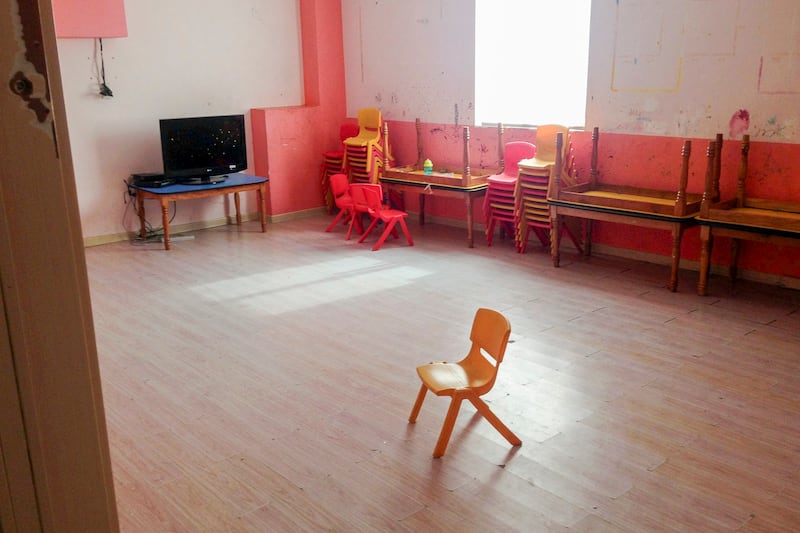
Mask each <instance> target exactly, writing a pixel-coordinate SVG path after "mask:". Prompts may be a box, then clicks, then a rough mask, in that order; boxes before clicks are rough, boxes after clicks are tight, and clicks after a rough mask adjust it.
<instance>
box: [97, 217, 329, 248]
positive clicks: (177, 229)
mask: <svg viewBox="0 0 800 533" xmlns="http://www.w3.org/2000/svg"><path fill="white" fill-rule="evenodd" d="M324 213H326V209H325V208H324V207H314V208H312V209H305V210H303V211H293V212H291V213H284V214H281V215H275V216H269V215H268V216H267V223H268V224H274V223H279V222H288V221H291V220H299V219H301V218H310V217H314V216H318V215H321V214H324ZM253 220H256V221H258V220H261V215H260V214H259V213H249V214H246V215H242V222H250V221H253ZM228 224H236V216H225V217H222V218H216V219H211V220H202V221H199V222H189V223H187V224H177V225H175V224H170V226H169V232H170V233H171V234H173V235H177V234H178V233H186V232H187V231H197V230H201V229H209V228H216V227H219V226H227V225H228ZM138 237H139V232H138V231H136V232H129V233H112V234H109V235H97V236H95V237H86V238H84V239H83V246H84V247H85V248H90V247H92V246H101V245H103V244H111V243H114V242H120V241H129V240H131V239H136V238H138Z"/></svg>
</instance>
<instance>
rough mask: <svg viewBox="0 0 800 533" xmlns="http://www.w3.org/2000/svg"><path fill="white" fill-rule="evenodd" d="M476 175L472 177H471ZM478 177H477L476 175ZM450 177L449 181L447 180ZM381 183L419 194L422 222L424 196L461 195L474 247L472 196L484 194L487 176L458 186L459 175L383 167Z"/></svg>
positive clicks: (469, 236) (411, 167)
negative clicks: (475, 181)
mask: <svg viewBox="0 0 800 533" xmlns="http://www.w3.org/2000/svg"><path fill="white" fill-rule="evenodd" d="M473 177H475V176H473ZM478 178H479V179H480V177H478ZM450 180H452V183H448V181H450ZM381 183H383V184H384V185H386V187H387V188H388V189H396V190H400V191H404V192H416V193H419V223H420V224H421V225H424V224H425V197H426V196H438V197H441V198H461V199H463V200H464V201H465V204H466V207H467V246H469V247H470V248H473V247H474V230H473V225H474V220H473V218H474V217H473V216H472V212H473V206H474V203H475V198H476V197H480V196H484V195H485V194H486V188H487V187H488V185H487V183H486V177H485V176H483V179H482V180H480V181H479V182H477V183H473V184H470V185H461V183H462V176H461V174H456V173H437V172H434V173H433V174H425V173H424V172H423V171H422V170H415V167H414V166H408V167H394V168H385V169H384V171H383V175H382V176H381Z"/></svg>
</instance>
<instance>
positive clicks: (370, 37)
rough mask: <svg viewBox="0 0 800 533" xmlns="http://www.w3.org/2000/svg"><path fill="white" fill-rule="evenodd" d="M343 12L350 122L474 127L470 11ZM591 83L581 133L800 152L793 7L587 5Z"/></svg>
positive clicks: (454, 4)
mask: <svg viewBox="0 0 800 533" xmlns="http://www.w3.org/2000/svg"><path fill="white" fill-rule="evenodd" d="M342 8H343V14H344V16H343V24H344V39H345V68H346V75H347V111H348V114H349V115H351V116H355V115H356V113H357V111H358V109H359V108H361V107H368V106H375V107H379V108H380V109H381V110H382V111H383V113H384V116H386V117H387V118H389V119H395V120H409V121H411V120H414V119H415V118H420V119H422V120H424V121H426V122H442V123H455V122H458V123H462V124H472V123H473V113H472V105H473V101H474V88H473V86H474V76H475V74H474V71H475V67H474V55H475V54H474V47H475V39H474V35H475V0H437V1H431V0H381V1H376V0H342ZM508 16H513V14H508ZM545 23H546V21H541V20H537V21H531V32H532V33H533V32H535V31H536V24H545ZM565 38H568V36H567V37H565ZM552 53H554V54H556V53H558V47H557V46H555V45H554V46H553V49H552ZM564 68H569V65H565V67H564ZM588 74H589V76H588V85H589V87H588V95H587V110H586V117H587V118H586V125H587V127H592V126H598V127H600V128H601V130H603V131H614V132H620V133H642V134H650V135H666V136H674V137H702V138H711V137H713V136H714V135H715V134H716V133H717V132H723V133H725V135H726V137H730V138H738V137H740V136H741V134H742V133H744V132H747V133H750V135H751V138H752V139H754V140H772V141H777V142H800V116H798V112H797V110H798V109H799V108H800V2H798V1H797V0H761V1H758V2H756V1H753V0H592V23H591V44H590V49H589V73H588ZM499 83H502V80H500V82H499ZM542 83H555V84H557V83H559V76H558V72H549V73H547V72H545V73H542ZM456 110H457V111H456Z"/></svg>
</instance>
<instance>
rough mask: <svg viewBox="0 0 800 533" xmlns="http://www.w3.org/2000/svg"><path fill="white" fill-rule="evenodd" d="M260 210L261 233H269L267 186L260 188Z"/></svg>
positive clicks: (262, 185)
mask: <svg viewBox="0 0 800 533" xmlns="http://www.w3.org/2000/svg"><path fill="white" fill-rule="evenodd" d="M258 210H259V212H260V213H261V233H266V232H267V184H266V182H265V183H262V184H261V186H260V187H259V188H258Z"/></svg>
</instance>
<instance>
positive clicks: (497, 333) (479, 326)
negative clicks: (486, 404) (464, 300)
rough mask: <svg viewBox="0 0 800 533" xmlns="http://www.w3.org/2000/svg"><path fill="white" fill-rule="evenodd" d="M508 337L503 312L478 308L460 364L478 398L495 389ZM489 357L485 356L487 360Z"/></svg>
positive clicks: (508, 326) (508, 329) (509, 332)
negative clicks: (470, 342)
mask: <svg viewBox="0 0 800 533" xmlns="http://www.w3.org/2000/svg"><path fill="white" fill-rule="evenodd" d="M510 335H511V324H510V323H509V322H508V319H507V318H506V317H505V316H503V314H502V313H500V312H498V311H494V310H493V309H485V308H480V309H478V311H477V312H476V313H475V319H474V320H473V321H472V331H471V332H470V334H469V338H470V340H471V341H472V346H471V347H470V350H469V353H468V354H467V356H466V357H465V358H464V359H463V360H462V361H461V362H460V363H459V364H460V365H461V366H462V367H463V368H464V370H465V371H466V372H467V375H469V377H470V383H472V384H473V385H472V387H471V388H472V389H473V390H474V391H475V392H476V393H477V394H478V395H479V396H480V395H482V394H486V393H487V392H489V391H490V390H491V389H492V387H493V386H494V380H495V378H496V377H497V370H498V369H499V368H500V363H501V362H502V361H503V356H504V355H505V353H506V346H507V345H508V337H509V336H510ZM487 356H488V357H487Z"/></svg>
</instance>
